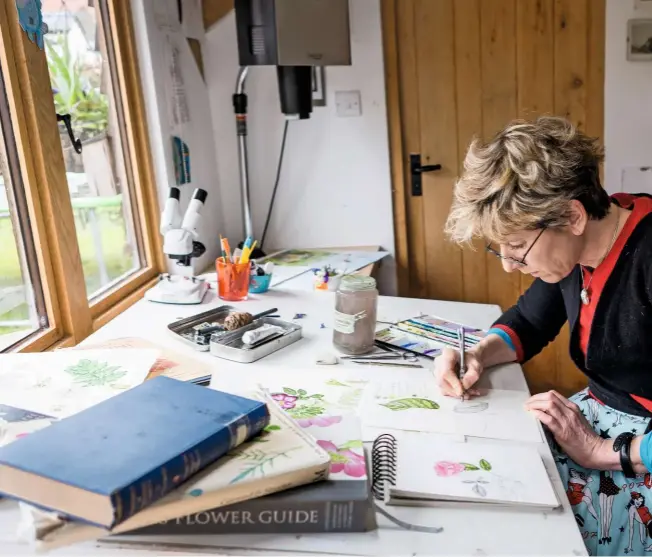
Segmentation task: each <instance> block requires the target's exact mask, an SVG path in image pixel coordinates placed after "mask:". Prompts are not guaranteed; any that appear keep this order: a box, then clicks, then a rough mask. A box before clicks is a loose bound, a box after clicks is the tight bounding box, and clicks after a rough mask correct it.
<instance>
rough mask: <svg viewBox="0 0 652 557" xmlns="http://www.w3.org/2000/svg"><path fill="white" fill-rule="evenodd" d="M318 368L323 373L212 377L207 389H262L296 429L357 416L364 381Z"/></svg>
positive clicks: (236, 391) (275, 372) (266, 372)
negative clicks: (296, 424) (296, 423)
mask: <svg viewBox="0 0 652 557" xmlns="http://www.w3.org/2000/svg"><path fill="white" fill-rule="evenodd" d="M322 368H326V369H323V370H322V369H308V368H307V369H305V370H304V369H300V370H287V371H285V370H281V369H279V370H269V369H266V370H264V371H262V372H260V373H255V372H254V373H247V374H246V375H243V376H240V377H233V376H231V377H229V376H226V375H215V376H214V377H213V380H212V382H211V388H212V389H218V390H220V391H225V392H227V393H232V394H239V393H241V392H243V391H245V390H250V389H253V388H261V389H264V390H266V391H268V392H269V393H270V395H271V396H272V398H273V399H274V400H275V401H276V403H277V404H278V405H279V406H280V407H281V408H282V409H283V410H285V411H286V412H287V414H288V415H290V416H291V417H292V418H294V419H295V420H296V421H297V422H298V424H299V425H300V426H302V427H308V426H311V425H318V426H320V425H321V426H324V427H325V426H327V425H329V423H332V422H333V420H334V419H335V418H338V417H340V416H342V415H344V414H353V413H356V412H357V410H358V407H359V405H360V401H361V399H362V396H363V393H364V390H365V388H366V386H367V384H368V381H367V380H366V379H357V378H356V379H354V378H344V377H341V375H342V374H341V372H340V373H337V372H333V371H332V370H330V369H328V366H322ZM336 377H337V378H336Z"/></svg>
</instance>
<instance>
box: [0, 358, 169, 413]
mask: <svg viewBox="0 0 652 557" xmlns="http://www.w3.org/2000/svg"><path fill="white" fill-rule="evenodd" d="M158 356H159V351H158V350H152V349H127V348H125V349H118V348H115V349H106V350H84V351H81V350H55V351H54V352H44V353H37V354H3V355H2V356H0V403H3V404H7V405H11V406H12V407H16V408H21V409H25V410H29V411H31V412H39V413H42V414H44V415H46V416H51V417H53V418H55V419H61V418H65V417H66V416H70V415H72V414H75V413H77V412H80V411H81V410H84V409H86V408H89V407H90V406H93V405H95V404H98V403H99V402H102V401H103V400H106V399H108V398H111V397H112V396H115V395H116V394H118V393H120V392H122V391H124V390H127V389H131V388H132V387H135V386H136V385H139V384H141V383H142V382H143V381H144V380H145V378H146V377H147V374H148V373H149V371H150V369H151V368H152V366H153V365H154V363H155V362H156V360H157V358H158Z"/></svg>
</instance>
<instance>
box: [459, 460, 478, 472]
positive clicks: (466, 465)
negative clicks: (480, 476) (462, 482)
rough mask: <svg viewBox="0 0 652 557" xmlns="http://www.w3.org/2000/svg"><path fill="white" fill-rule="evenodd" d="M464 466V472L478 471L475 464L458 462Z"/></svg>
mask: <svg viewBox="0 0 652 557" xmlns="http://www.w3.org/2000/svg"><path fill="white" fill-rule="evenodd" d="M460 464H462V465H463V466H464V470H465V471H466V470H480V468H478V467H477V466H476V465H475V464H469V463H468V462H460Z"/></svg>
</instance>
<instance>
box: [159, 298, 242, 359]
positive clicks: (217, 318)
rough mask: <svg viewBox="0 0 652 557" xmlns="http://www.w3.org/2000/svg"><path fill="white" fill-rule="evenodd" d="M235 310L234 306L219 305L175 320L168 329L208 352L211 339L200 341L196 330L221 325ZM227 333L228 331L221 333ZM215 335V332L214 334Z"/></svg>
mask: <svg viewBox="0 0 652 557" xmlns="http://www.w3.org/2000/svg"><path fill="white" fill-rule="evenodd" d="M233 311H235V308H234V307H233V306H219V307H216V308H213V309H211V310H208V311H205V312H203V313H198V314H197V315H191V316H190V317H186V318H185V319H180V320H179V321H174V322H173V323H170V324H169V325H168V330H169V331H170V332H171V333H172V334H173V335H174V336H175V338H176V339H177V340H180V341H181V342H183V343H184V344H187V345H188V346H191V347H192V348H194V349H195V350H199V351H200V352H208V350H209V339H206V341H205V342H202V340H201V339H200V340H199V341H198V340H197V339H196V338H195V331H197V330H201V329H202V328H203V327H210V326H212V325H221V324H223V323H224V320H225V319H226V318H227V317H228V315H229V314H230V313H232V312H233ZM219 334H226V333H219ZM213 336H215V333H214V334H213Z"/></svg>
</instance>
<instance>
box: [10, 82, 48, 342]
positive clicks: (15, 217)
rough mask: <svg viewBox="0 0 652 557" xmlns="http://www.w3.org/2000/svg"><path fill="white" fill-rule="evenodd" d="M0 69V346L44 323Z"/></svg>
mask: <svg viewBox="0 0 652 557" xmlns="http://www.w3.org/2000/svg"><path fill="white" fill-rule="evenodd" d="M12 138H13V132H12V129H11V118H10V114H9V105H8V103H7V97H6V92H5V88H4V79H3V76H2V73H1V72H0V350H4V349H6V348H8V347H10V346H12V345H14V344H17V343H19V342H20V341H22V340H24V339H25V337H27V336H29V335H31V334H32V333H34V332H35V331H38V330H40V329H41V328H44V327H47V324H48V321H47V315H46V312H45V305H44V303H43V292H42V290H41V285H40V278H39V276H38V263H37V258H36V250H35V247H34V238H33V236H32V234H31V230H30V229H29V227H27V226H25V224H27V223H29V213H28V212H27V203H26V200H25V197H24V195H23V194H24V192H23V190H22V181H21V177H20V170H19V165H18V157H17V154H16V145H15V143H14V142H13V141H12Z"/></svg>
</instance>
